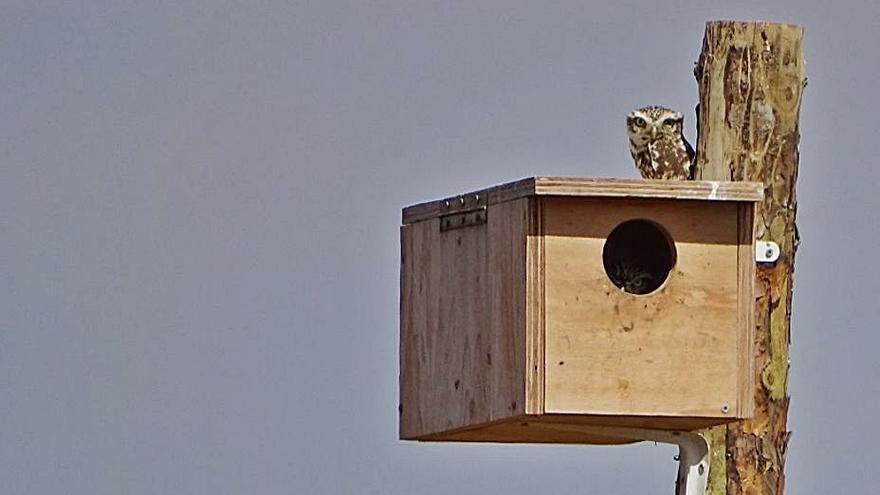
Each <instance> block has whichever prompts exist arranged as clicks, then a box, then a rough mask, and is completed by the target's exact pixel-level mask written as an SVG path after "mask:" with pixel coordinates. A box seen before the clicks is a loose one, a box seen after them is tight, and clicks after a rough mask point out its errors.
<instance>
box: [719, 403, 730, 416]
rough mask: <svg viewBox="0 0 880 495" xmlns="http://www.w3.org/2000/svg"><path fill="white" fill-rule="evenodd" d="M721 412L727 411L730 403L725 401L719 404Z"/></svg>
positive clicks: (725, 412)
mask: <svg viewBox="0 0 880 495" xmlns="http://www.w3.org/2000/svg"><path fill="white" fill-rule="evenodd" d="M721 412H722V413H723V414H727V413H729V412H730V404H728V403H726V402H725V403H724V404H721Z"/></svg>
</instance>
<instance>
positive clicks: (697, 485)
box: [578, 426, 709, 495]
mask: <svg viewBox="0 0 880 495" xmlns="http://www.w3.org/2000/svg"><path fill="white" fill-rule="evenodd" d="M581 428H583V429H584V430H587V431H590V432H595V433H596V434H597V435H602V436H607V437H616V438H623V439H627V440H636V441H649V442H658V443H670V444H674V445H678V477H677V478H676V480H675V495H705V493H706V485H707V484H708V482H709V442H708V441H707V440H706V438H705V437H703V436H702V435H700V434H699V433H694V432H692V431H667V430H650V429H645V428H615V427H604V426H596V427H591V426H583V427H580V426H579V428H578V429H581Z"/></svg>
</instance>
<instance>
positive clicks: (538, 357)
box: [525, 198, 545, 414]
mask: <svg viewBox="0 0 880 495" xmlns="http://www.w3.org/2000/svg"><path fill="white" fill-rule="evenodd" d="M528 202H529V226H528V229H527V231H528V239H527V251H526V299H525V302H526V336H525V337H526V353H527V354H526V411H525V412H526V413H528V414H541V413H543V412H544V323H545V319H544V235H543V226H542V223H543V216H544V213H543V201H542V200H540V199H539V198H528Z"/></svg>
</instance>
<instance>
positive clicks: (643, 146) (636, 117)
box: [626, 106, 694, 180]
mask: <svg viewBox="0 0 880 495" xmlns="http://www.w3.org/2000/svg"><path fill="white" fill-rule="evenodd" d="M683 124H684V117H682V115H681V113H680V112H676V111H675V110H670V109H668V108H664V107H658V106H650V107H644V108H639V109H637V110H633V111H632V112H630V113H629V114H628V115H627V116H626V130H627V133H628V134H629V152H630V153H631V154H632V157H633V160H635V162H636V168H638V169H639V171H640V172H641V173H642V177H644V178H645V179H678V180H693V178H694V163H693V162H694V149H693V148H692V147H691V145H690V143H688V142H687V140H686V139H685V138H684V135H683V134H682V126H683Z"/></svg>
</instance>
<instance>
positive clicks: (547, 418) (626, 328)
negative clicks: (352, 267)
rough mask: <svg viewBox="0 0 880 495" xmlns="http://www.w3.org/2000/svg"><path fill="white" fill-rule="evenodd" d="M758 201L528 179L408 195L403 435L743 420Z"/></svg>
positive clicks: (724, 188)
mask: <svg viewBox="0 0 880 495" xmlns="http://www.w3.org/2000/svg"><path fill="white" fill-rule="evenodd" d="M761 199H762V188H761V184H757V183H743V182H739V183H733V182H690V181H645V180H595V179H577V178H544V177H538V178H530V179H524V180H521V181H518V182H513V183H510V184H504V185H501V186H496V187H492V188H489V189H485V190H482V191H478V192H475V193H470V194H465V195H462V196H456V197H452V198H449V199H445V200H439V201H432V202H428V203H422V204H418V205H415V206H411V207H408V208H405V209H404V210H403V226H402V227H401V282H400V283H401V295H400V437H401V438H402V439H409V440H447V441H484V442H554V443H615V442H619V440H614V439H612V438H608V437H602V436H601V435H597V434H596V427H624V428H653V429H666V430H693V429H697V428H702V427H706V426H710V425H715V424H720V423H725V422H729V421H734V420H738V419H742V418H748V417H750V416H751V415H752V410H753V407H754V404H753V398H752V389H753V383H752V379H753V378H752V377H753V376H754V374H753V370H752V368H753V366H754V359H753V353H752V334H753V331H754V329H753V313H754V303H755V301H754V289H753V286H754V278H755V254H754V241H755V239H754V218H755V216H754V211H755V203H756V202H757V201H760V200H761ZM585 425H586V427H585Z"/></svg>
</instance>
